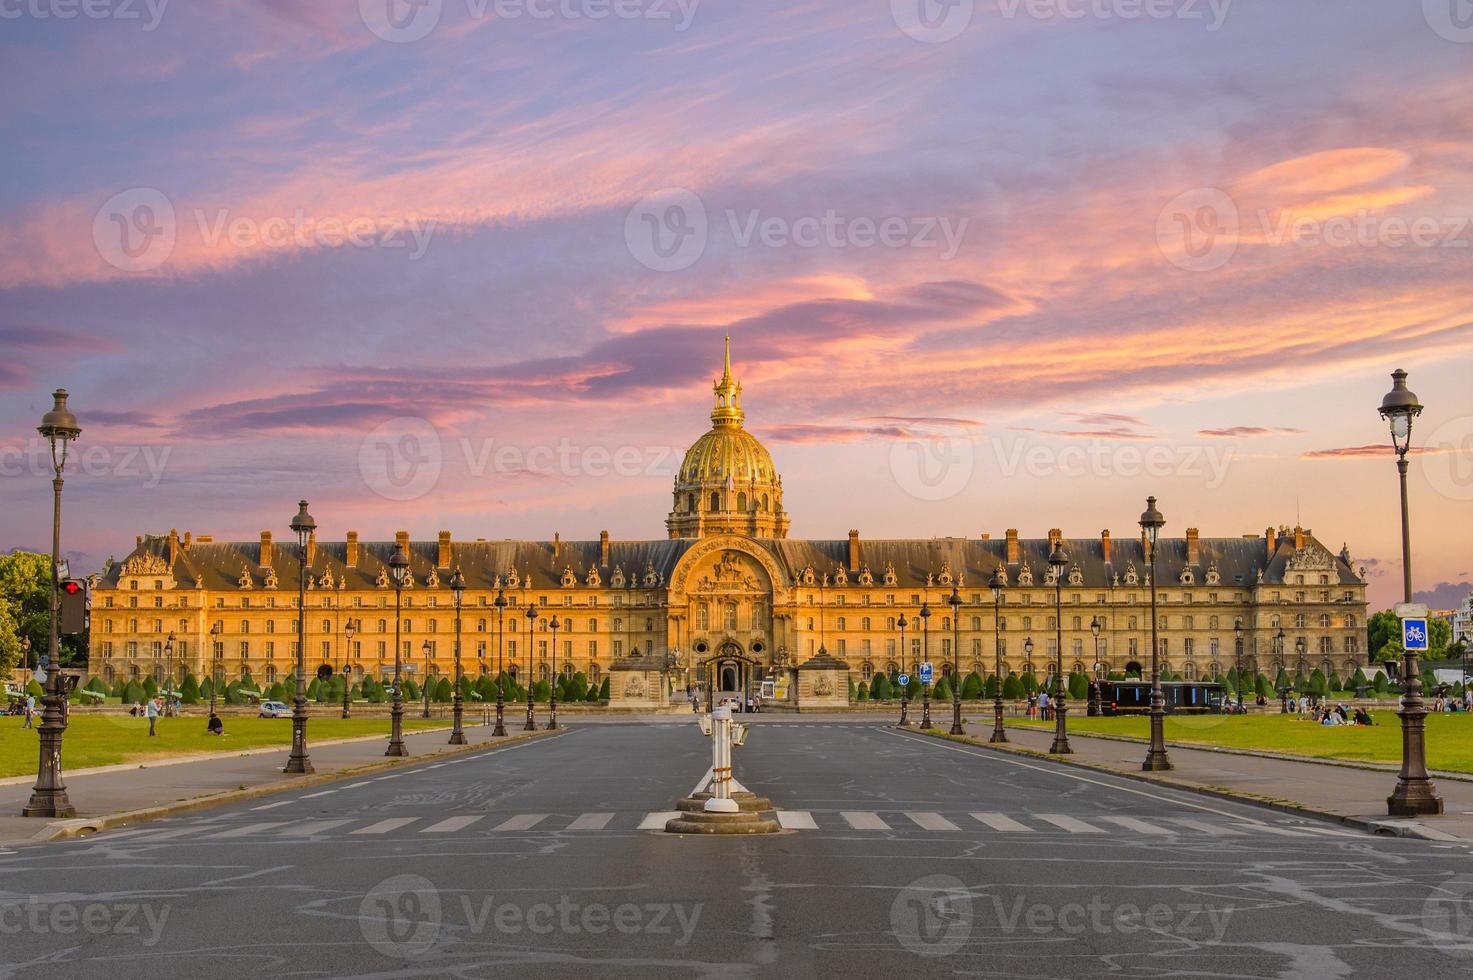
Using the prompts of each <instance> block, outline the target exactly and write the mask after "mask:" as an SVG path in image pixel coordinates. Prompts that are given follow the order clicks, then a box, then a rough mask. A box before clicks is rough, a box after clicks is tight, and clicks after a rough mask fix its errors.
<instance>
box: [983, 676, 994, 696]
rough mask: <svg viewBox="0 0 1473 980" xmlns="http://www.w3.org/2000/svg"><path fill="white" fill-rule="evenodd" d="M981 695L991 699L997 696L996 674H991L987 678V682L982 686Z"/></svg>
mask: <svg viewBox="0 0 1473 980" xmlns="http://www.w3.org/2000/svg"><path fill="white" fill-rule="evenodd" d="M982 696H983V697H985V698H987V699H989V700H991V699H992V698H995V697H997V675H996V674H992V675H991V676H989V677H988V678H987V683H986V684H984V685H983V686H982Z"/></svg>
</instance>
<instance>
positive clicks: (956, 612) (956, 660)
mask: <svg viewBox="0 0 1473 980" xmlns="http://www.w3.org/2000/svg"><path fill="white" fill-rule="evenodd" d="M946 603H947V605H949V606H951V662H952V668H951V734H953V735H965V734H966V729H964V728H962V688H961V676H962V670H961V665H962V647H961V638H960V632H959V630H960V624H961V616H962V597H961V593H960V592H958V591H957V590H956V586H954V585H953V586H952V587H951V595H950V596H948V597H947V600H946Z"/></svg>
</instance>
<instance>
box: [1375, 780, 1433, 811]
mask: <svg viewBox="0 0 1473 980" xmlns="http://www.w3.org/2000/svg"><path fill="white" fill-rule="evenodd" d="M1442 812H1443V806H1442V797H1440V796H1438V795H1437V792H1436V791H1435V790H1434V789H1433V788H1432V782H1431V780H1423V781H1421V782H1418V783H1397V784H1396V791H1395V792H1393V793H1392V794H1391V795H1390V796H1388V797H1386V813H1387V815H1388V816H1392V817H1435V816H1441V815H1442Z"/></svg>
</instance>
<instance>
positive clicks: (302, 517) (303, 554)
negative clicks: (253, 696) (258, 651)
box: [282, 500, 317, 775]
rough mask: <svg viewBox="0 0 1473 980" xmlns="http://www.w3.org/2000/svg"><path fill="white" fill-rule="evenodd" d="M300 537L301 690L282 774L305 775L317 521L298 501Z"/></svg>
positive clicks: (296, 530)
mask: <svg viewBox="0 0 1473 980" xmlns="http://www.w3.org/2000/svg"><path fill="white" fill-rule="evenodd" d="M289 526H290V527H291V529H292V531H293V533H295V534H296V536H297V689H296V690H295V691H294V692H293V693H294V694H295V697H294V698H293V705H292V754H291V756H290V757H288V758H287V760H286V768H285V769H283V770H282V772H287V773H296V774H300V775H305V774H307V773H309V772H312V760H311V759H309V758H308V757H307V680H306V676H307V671H306V658H307V540H308V538H310V537H311V536H312V532H313V531H315V530H316V529H317V522H316V521H314V520H313V519H312V515H311V514H309V513H307V501H305V500H301V501H298V502H297V513H296V515H295V516H294V517H292V520H291V524H290V525H289Z"/></svg>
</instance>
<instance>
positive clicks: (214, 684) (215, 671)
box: [206, 619, 225, 731]
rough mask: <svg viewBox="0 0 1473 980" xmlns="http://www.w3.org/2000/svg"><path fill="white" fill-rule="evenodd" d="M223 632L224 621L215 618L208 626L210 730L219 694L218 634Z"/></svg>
mask: <svg viewBox="0 0 1473 980" xmlns="http://www.w3.org/2000/svg"><path fill="white" fill-rule="evenodd" d="M224 632H225V623H224V622H222V621H221V620H218V619H217V620H215V623H214V625H212V626H211V627H210V637H211V639H210V724H209V727H208V728H207V729H206V730H207V731H208V730H211V729H213V728H214V725H215V718H216V717H217V716H216V714H215V700H216V698H218V697H219V694H220V648H221V647H222V646H223V645H224V644H223V643H222V642H221V640H220V634H222V633H224Z"/></svg>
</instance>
